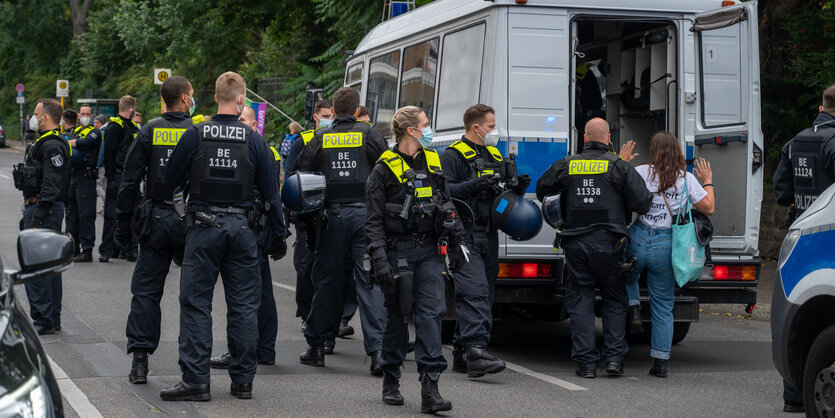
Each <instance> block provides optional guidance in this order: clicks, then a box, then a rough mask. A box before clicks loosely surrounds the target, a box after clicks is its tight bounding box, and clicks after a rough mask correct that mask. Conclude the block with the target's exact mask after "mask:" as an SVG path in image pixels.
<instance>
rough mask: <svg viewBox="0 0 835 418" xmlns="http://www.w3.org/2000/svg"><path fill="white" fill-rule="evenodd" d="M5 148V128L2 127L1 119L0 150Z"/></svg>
mask: <svg viewBox="0 0 835 418" xmlns="http://www.w3.org/2000/svg"><path fill="white" fill-rule="evenodd" d="M5 147H6V128H4V127H3V119H0V148H5Z"/></svg>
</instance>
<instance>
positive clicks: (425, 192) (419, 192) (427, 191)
mask: <svg viewBox="0 0 835 418" xmlns="http://www.w3.org/2000/svg"><path fill="white" fill-rule="evenodd" d="M415 197H418V198H425V197H432V188H431V187H418V188H417V189H415Z"/></svg>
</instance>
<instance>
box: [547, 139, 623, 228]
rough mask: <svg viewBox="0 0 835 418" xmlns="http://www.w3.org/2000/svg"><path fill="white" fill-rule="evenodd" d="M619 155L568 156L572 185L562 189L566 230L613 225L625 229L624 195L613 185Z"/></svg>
mask: <svg viewBox="0 0 835 418" xmlns="http://www.w3.org/2000/svg"><path fill="white" fill-rule="evenodd" d="M618 159H620V157H618V156H617V155H613V154H611V153H608V152H604V153H601V154H599V155H588V154H578V155H573V156H571V157H567V158H566V159H565V160H566V163H567V164H568V176H569V179H570V186H569V188H568V190H566V191H564V192H563V198H566V199H567V200H565V208H566V214H565V218H566V219H565V228H564V229H565V231H566V233H565V234H564V235H570V230H572V229H574V230H577V229H582V228H587V227H592V226H594V225H614V226H617V227H618V229H620V227H623V231H624V232H625V231H626V228H625V227H626V223H627V219H626V212H625V209H624V207H625V204H624V200H623V196H622V195H621V192H620V191H619V190H615V189H614V188H612V184H613V183H614V182H613V168H614V165H615V163H616V162H617V160H618Z"/></svg>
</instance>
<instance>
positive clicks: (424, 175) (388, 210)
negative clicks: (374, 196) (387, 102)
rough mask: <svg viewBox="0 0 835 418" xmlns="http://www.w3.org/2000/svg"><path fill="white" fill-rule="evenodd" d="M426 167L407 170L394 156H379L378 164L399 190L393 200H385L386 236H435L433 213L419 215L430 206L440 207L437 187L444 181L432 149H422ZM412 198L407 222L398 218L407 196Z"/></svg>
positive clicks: (400, 159) (440, 198) (405, 164)
mask: <svg viewBox="0 0 835 418" xmlns="http://www.w3.org/2000/svg"><path fill="white" fill-rule="evenodd" d="M422 152H423V156H424V158H425V161H426V167H425V168H424V167H410V166H409V164H408V163H407V162H406V161H405V160H404V159H403V157H401V156H400V155H398V154H397V153H395V152H393V151H386V152H384V153H383V155H381V156H380V158H379V160H377V161H378V163H379V164H383V165H385V166H386V167H388V169H389V171H391V173H392V175H394V178H395V179H397V181H398V183H399V184H400V185H401V186H402V187H400V188H399V191H398V192H397V194H395V195H394V196H386V204H385V208H384V209H385V214H384V227H385V230H386V232H387V233H389V234H413V233H419V234H425V233H430V232H434V231H435V229H436V221H435V215H436V212H434V211H422V210H421V208H423V207H426V208H428V207H429V206H427V205H431V204H435V205H437V204H439V203H442V201H443V197H442V196H441V194H440V189H439V187H438V185H439V184H443V182H444V181H446V180H445V178H444V175H443V171H442V170H441V159H440V158H439V157H438V152H437V151H435V150H434V149H431V148H424V149H423V151H422ZM407 193H409V194H414V203H413V204H412V207H411V208H410V209H409V219H408V220H404V219H402V218H401V217H400V212H401V211H402V209H403V202H404V201H405V200H406V194H407Z"/></svg>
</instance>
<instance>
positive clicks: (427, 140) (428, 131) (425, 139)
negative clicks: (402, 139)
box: [418, 126, 435, 148]
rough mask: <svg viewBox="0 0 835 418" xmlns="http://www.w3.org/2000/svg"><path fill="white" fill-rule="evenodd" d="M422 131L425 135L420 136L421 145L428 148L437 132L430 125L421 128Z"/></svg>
mask: <svg viewBox="0 0 835 418" xmlns="http://www.w3.org/2000/svg"><path fill="white" fill-rule="evenodd" d="M420 133H421V135H423V136H422V137H420V138H418V142H420V146H422V147H424V148H426V147H428V146H429V144H431V143H432V138H433V137H434V136H435V133H434V132H432V128H430V127H428V126H427V127H425V128H423V129H421V130H420Z"/></svg>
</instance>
